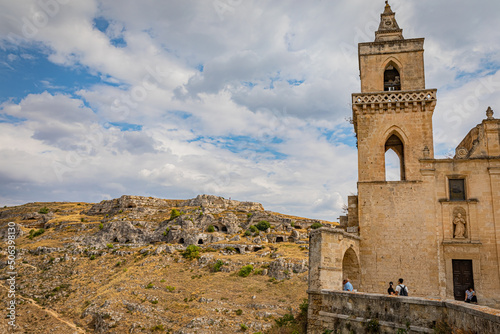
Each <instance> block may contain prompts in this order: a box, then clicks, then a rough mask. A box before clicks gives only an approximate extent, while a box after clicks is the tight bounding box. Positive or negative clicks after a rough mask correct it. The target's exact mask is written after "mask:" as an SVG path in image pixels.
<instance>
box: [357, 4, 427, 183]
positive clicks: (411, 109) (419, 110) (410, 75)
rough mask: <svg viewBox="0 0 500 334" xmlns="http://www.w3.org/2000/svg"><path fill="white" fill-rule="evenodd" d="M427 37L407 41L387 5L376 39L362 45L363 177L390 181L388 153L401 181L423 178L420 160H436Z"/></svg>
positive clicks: (360, 154) (359, 114)
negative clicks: (426, 64) (426, 66)
mask: <svg viewBox="0 0 500 334" xmlns="http://www.w3.org/2000/svg"><path fill="white" fill-rule="evenodd" d="M423 47H424V39H423V38H415V39H405V38H404V37H403V30H402V29H400V28H399V25H398V23H397V21H396V17H395V13H394V12H393V11H392V10H391V7H390V5H389V4H388V2H387V1H386V5H385V9H384V12H383V13H382V14H381V16H380V26H379V28H378V30H377V31H376V32H375V41H374V42H369V43H360V44H359V45H358V57H359V71H360V78H361V94H353V95H352V108H353V121H354V129H355V132H356V136H357V139H358V159H359V160H358V173H359V175H358V179H359V182H365V181H385V180H386V178H385V159H384V156H385V153H386V152H387V151H388V150H390V149H392V150H394V152H395V153H396V154H397V155H398V157H399V160H400V169H401V173H400V174H401V175H400V176H401V177H400V178H401V180H415V179H418V178H419V174H420V173H419V168H420V167H419V164H418V160H419V159H421V158H423V157H424V154H425V155H426V157H427V158H429V157H431V158H432V157H433V140H432V114H433V111H434V107H435V105H436V90H435V89H432V90H426V89H425V73H424V48H423Z"/></svg>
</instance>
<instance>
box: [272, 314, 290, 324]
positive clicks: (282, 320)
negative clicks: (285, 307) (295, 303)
mask: <svg viewBox="0 0 500 334" xmlns="http://www.w3.org/2000/svg"><path fill="white" fill-rule="evenodd" d="M274 321H276V325H278V327H283V326H288V325H290V324H292V323H295V318H294V316H293V314H291V313H287V314H285V315H284V316H282V317H281V318H278V319H275V320H274Z"/></svg>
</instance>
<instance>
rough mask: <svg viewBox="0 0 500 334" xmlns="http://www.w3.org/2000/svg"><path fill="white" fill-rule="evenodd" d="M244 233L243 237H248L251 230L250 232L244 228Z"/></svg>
mask: <svg viewBox="0 0 500 334" xmlns="http://www.w3.org/2000/svg"><path fill="white" fill-rule="evenodd" d="M244 235H245V237H249V236H251V235H252V232H250V231H249V230H246V231H245V233H244Z"/></svg>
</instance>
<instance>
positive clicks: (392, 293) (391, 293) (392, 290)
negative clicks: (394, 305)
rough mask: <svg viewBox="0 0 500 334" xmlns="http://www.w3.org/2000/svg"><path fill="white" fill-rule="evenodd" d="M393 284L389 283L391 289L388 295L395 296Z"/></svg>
mask: <svg viewBox="0 0 500 334" xmlns="http://www.w3.org/2000/svg"><path fill="white" fill-rule="evenodd" d="M392 285H393V283H392V282H389V289H387V293H388V294H390V295H395V294H396V291H394V288H393V287H392Z"/></svg>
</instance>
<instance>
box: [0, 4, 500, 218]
mask: <svg viewBox="0 0 500 334" xmlns="http://www.w3.org/2000/svg"><path fill="white" fill-rule="evenodd" d="M391 5H392V8H393V9H394V10H395V11H396V18H397V20H398V23H399V25H400V27H402V28H403V29H404V30H403V34H404V36H405V37H406V38H416V37H425V38H426V41H425V50H426V51H425V64H426V84H427V87H428V88H437V89H438V105H437V107H436V111H435V115H434V135H435V149H436V154H437V156H441V157H443V156H447V155H449V154H451V152H453V150H454V148H455V146H456V145H457V144H458V143H459V142H460V140H461V139H462V138H463V137H464V136H465V135H466V133H467V132H468V131H469V129H470V128H472V127H473V126H475V125H476V124H477V123H479V122H480V121H481V120H482V119H483V118H484V117H485V114H484V112H485V110H486V108H487V107H488V106H489V105H491V107H492V108H493V110H495V109H496V107H495V106H500V94H499V92H500V74H499V73H498V69H499V68H500V43H498V42H499V41H500V22H499V20H498V13H499V9H500V4H498V3H497V1H493V0H486V1H481V2H480V3H474V2H470V1H451V0H444V1H439V2H436V1H430V0H425V1H417V0H410V1H404V2H403V1H396V0H394V1H391ZM383 7H384V1H382V0H381V1H371V0H353V1H335V2H333V1H330V2H328V1H322V0H315V1H309V2H303V1H298V0H294V1H288V2H277V1H264V0H255V1H245V2H244V1H241V0H237V1H235V0H214V1H202V0H193V1H181V0H172V1H159V0H148V1H142V2H137V1H132V0H123V1H120V2H117V1H111V0H99V1H98V0H88V1H70V2H68V1H66V0H50V1H49V0H48V1H44V2H39V1H35V0H24V1H8V0H0V9H1V11H0V12H1V14H0V16H1V17H2V18H1V19H0V75H1V80H0V161H1V164H0V184H1V185H2V187H1V189H0V205H2V206H3V205H17V204H23V203H26V202H31V201H89V202H97V201H100V200H103V199H109V198H115V197H119V196H121V195H123V194H133V195H145V196H156V197H161V198H191V197H195V196H196V195H198V194H201V193H208V194H215V195H220V196H224V197H226V198H229V197H231V198H232V199H238V200H249V201H257V202H261V203H263V205H264V206H265V208H266V209H269V210H273V211H278V212H283V213H288V214H294V215H299V216H305V217H311V218H320V219H325V220H331V221H332V220H336V219H337V217H338V216H339V214H340V213H341V210H342V206H343V205H344V203H345V202H346V200H347V196H348V195H349V194H353V193H356V180H357V171H356V167H357V152H356V140H355V137H354V133H353V130H352V125H351V124H350V123H349V122H348V118H349V117H350V116H351V106H350V94H351V93H354V92H359V90H360V83H359V73H358V64H357V54H356V52H357V43H358V42H366V41H372V40H373V38H374V31H375V30H376V29H377V27H378V23H379V15H380V13H381V12H382V11H383ZM361 9H362V10H361ZM450 10H453V15H450ZM471 13H474V15H471ZM497 109H498V108H497Z"/></svg>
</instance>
